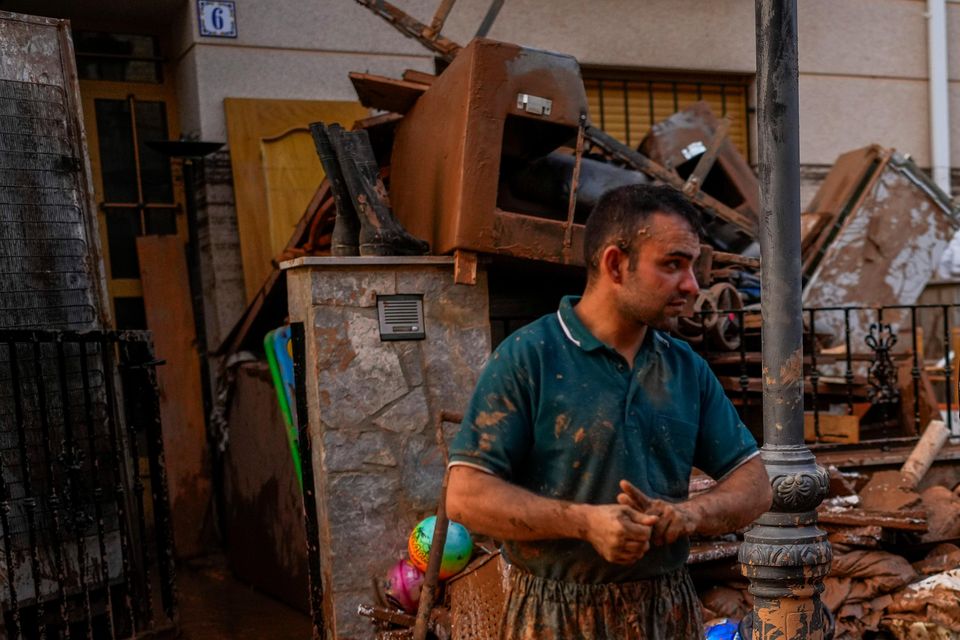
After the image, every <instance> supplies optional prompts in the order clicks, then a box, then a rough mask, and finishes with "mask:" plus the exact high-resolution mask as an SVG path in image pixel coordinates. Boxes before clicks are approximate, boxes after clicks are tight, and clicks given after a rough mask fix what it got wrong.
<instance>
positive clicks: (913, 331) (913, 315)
mask: <svg viewBox="0 0 960 640" xmlns="http://www.w3.org/2000/svg"><path fill="white" fill-rule="evenodd" d="M910 337H911V341H910V349H911V351H912V352H913V366H912V367H911V368H910V377H911V379H912V380H913V432H914V433H916V434H919V433H920V358H921V357H922V356H921V354H919V353H918V352H917V350H918V349H919V348H920V347H919V344H918V340H917V308H916V307H913V308H912V309H910Z"/></svg>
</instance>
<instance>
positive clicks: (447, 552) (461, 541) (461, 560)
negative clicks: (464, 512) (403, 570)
mask: <svg viewBox="0 0 960 640" xmlns="http://www.w3.org/2000/svg"><path fill="white" fill-rule="evenodd" d="M436 522H437V516H430V517H429V518H424V519H423V520H421V521H420V523H419V524H417V526H415V527H414V528H413V531H412V532H410V540H409V542H408V545H407V550H408V551H409V552H410V562H411V563H413V566H415V567H416V568H417V569H420V571H426V570H427V560H428V559H429V558H430V544H431V543H432V542H433V528H434V526H436ZM471 555H473V540H472V539H471V538H470V532H469V531H467V528H466V527H464V526H463V525H462V524H460V523H459V522H454V521H453V520H451V521H450V526H449V527H448V528H447V541H446V543H445V544H444V545H443V561H442V562H441V563H440V579H441V580H446V579H447V578H449V577H450V576H452V575H454V574H455V573H457V572H458V571H460V570H461V569H463V568H464V567H465V566H467V563H468V562H470V556H471Z"/></svg>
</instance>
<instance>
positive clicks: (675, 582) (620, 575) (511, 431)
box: [447, 185, 771, 640]
mask: <svg viewBox="0 0 960 640" xmlns="http://www.w3.org/2000/svg"><path fill="white" fill-rule="evenodd" d="M699 253H700V242H699V214H698V212H697V211H696V210H695V209H693V208H692V207H691V205H690V204H689V203H688V202H687V200H686V199H685V198H684V197H683V196H681V195H680V194H679V193H677V192H676V191H674V190H673V189H670V188H667V187H650V186H637V185H634V186H629V187H622V188H618V189H615V190H612V191H610V192H608V193H607V194H606V195H604V197H603V198H601V200H600V202H599V203H598V204H597V206H596V208H595V209H594V211H593V212H592V213H591V215H590V218H589V219H588V221H587V225H586V229H585V234H584V257H585V261H586V263H587V286H586V289H585V291H584V293H583V296H582V297H579V298H576V297H567V298H564V299H563V300H562V301H561V303H560V308H559V310H558V311H557V312H556V313H555V314H550V315H548V316H545V317H543V318H541V319H540V320H537V321H536V322H534V323H532V324H530V325H528V326H526V327H524V328H523V329H521V330H519V331H518V332H516V333H515V334H513V335H512V336H509V337H508V338H507V339H506V340H505V341H504V342H503V343H502V344H501V345H500V346H499V347H498V348H497V349H496V351H495V352H494V353H493V355H492V356H491V357H490V360H489V362H488V364H487V366H486V367H485V369H484V371H483V373H482V374H481V376H480V380H479V382H478V383H477V388H476V390H475V392H474V395H473V398H472V400H471V403H470V406H469V408H468V410H467V412H466V416H465V420H464V422H463V424H462V425H461V428H460V432H459V434H458V436H457V438H456V440H455V442H454V445H453V447H452V451H451V463H450V464H451V469H450V480H449V490H448V493H447V509H448V512H449V514H450V517H451V518H452V519H454V520H457V521H459V522H462V523H463V524H465V525H466V526H467V527H468V528H470V529H472V530H473V531H476V532H478V533H483V534H487V535H489V536H492V537H494V538H497V539H499V540H503V541H504V547H503V552H504V555H505V558H506V559H507V560H508V561H509V563H510V564H511V570H510V591H509V595H508V602H507V606H506V611H505V613H504V618H503V622H502V637H503V638H509V639H513V638H518V639H519V638H523V639H525V640H533V639H539V638H558V639H560V638H611V639H612V638H617V639H622V638H645V639H647V638H650V639H653V638H656V639H663V640H678V639H687V638H689V639H691V640H693V639H694V638H700V637H702V622H701V619H700V617H701V616H700V604H699V601H698V600H697V594H696V592H695V591H694V588H693V585H692V583H691V581H690V577H689V574H688V573H687V570H686V568H685V561H686V559H687V555H688V552H689V543H688V538H689V536H691V535H694V534H698V535H714V534H722V533H727V532H729V531H733V530H736V529H738V528H740V527H743V526H745V525H746V524H748V523H750V522H751V521H753V520H754V519H755V518H756V517H757V516H758V515H760V514H761V513H762V512H764V511H765V510H766V509H767V508H768V507H769V505H770V499H771V496H770V487H769V482H768V479H767V475H766V472H765V470H764V467H763V464H762V462H761V460H760V458H759V457H758V456H757V446H756V442H755V441H754V439H753V437H752V436H751V435H750V433H749V431H748V430H747V429H746V428H745V427H744V425H743V424H742V423H741V421H740V419H739V417H738V415H737V413H736V410H735V409H734V407H733V406H732V405H731V403H730V401H729V400H728V399H727V397H726V396H725V395H724V393H723V390H722V389H721V387H720V384H719V382H718V381H717V379H716V377H715V376H714V375H713V373H712V372H711V371H710V370H709V368H708V367H707V365H706V363H705V362H704V361H703V360H702V359H701V358H700V357H699V356H698V355H696V354H695V353H694V352H693V351H692V350H691V349H690V347H689V346H688V345H687V344H686V343H685V342H683V341H680V340H677V339H674V338H672V337H671V336H669V335H668V334H667V333H666V332H665V331H663V329H665V328H668V327H669V326H670V323H671V322H673V321H675V319H676V318H677V316H679V314H680V313H681V311H682V310H683V308H684V306H685V304H686V302H687V301H688V300H689V299H690V298H691V297H692V296H695V295H696V294H697V291H698V286H697V282H696V279H695V277H694V274H693V264H694V261H695V260H696V259H697V256H698V255H699ZM693 467H697V468H698V469H701V470H702V471H704V472H706V473H708V474H709V475H711V476H712V477H713V478H715V479H716V480H717V481H718V484H717V485H716V486H715V487H714V488H713V489H712V490H711V491H709V492H707V493H705V494H700V495H697V496H696V497H694V498H689V496H688V486H689V477H690V473H691V469H692V468H693Z"/></svg>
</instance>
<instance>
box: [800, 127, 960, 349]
mask: <svg viewBox="0 0 960 640" xmlns="http://www.w3.org/2000/svg"><path fill="white" fill-rule="evenodd" d="M802 218H803V221H804V222H803V223H802V228H803V229H804V232H805V235H804V237H803V238H802V240H801V245H802V246H804V247H805V248H804V249H803V252H802V260H803V276H804V278H805V280H806V284H805V286H804V289H803V305H804V306H805V307H828V306H841V305H842V306H849V305H860V306H868V307H877V306H888V307H892V306H894V305H912V304H916V302H917V300H918V298H919V297H920V293H921V292H922V291H923V289H924V287H925V286H926V284H927V282H929V281H930V280H931V278H932V277H933V275H934V273H935V272H936V268H937V265H938V264H939V262H940V256H941V255H942V254H943V252H944V250H945V249H946V247H947V244H948V243H949V242H950V240H951V238H952V237H953V235H954V233H956V231H957V228H958V222H957V210H956V209H955V208H954V206H953V203H952V202H951V200H950V197H949V196H948V195H947V194H945V193H943V192H942V191H941V190H940V189H939V188H938V187H937V186H936V185H935V184H934V183H933V182H932V181H931V180H930V179H929V178H928V177H927V176H926V174H925V173H923V172H922V171H921V170H920V169H919V168H918V167H917V166H916V165H915V164H914V163H913V161H912V160H911V159H910V157H909V156H907V155H904V154H900V153H897V152H896V151H894V150H893V149H885V148H883V147H880V146H877V145H872V146H869V147H864V148H863V149H857V150H855V151H850V152H848V153H845V154H843V155H841V156H840V158H839V159H838V160H837V162H836V164H834V166H833V169H831V171H830V173H829V174H828V175H827V178H826V180H825V181H824V183H823V185H822V186H821V187H820V190H819V191H818V192H817V195H816V196H815V197H814V199H813V201H812V202H811V203H810V205H809V207H808V210H807V212H806V213H804V214H803V216H802ZM897 315H898V314H897V313H896V312H892V313H891V314H890V316H888V317H887V319H886V320H885V321H886V322H888V323H889V322H896V321H898V320H895V319H894V318H896V317H897ZM899 321H901V322H904V321H906V318H902V316H901V319H900V320H899ZM841 322H842V318H837V317H836V316H834V317H833V318H827V319H825V320H824V324H823V325H822V328H823V329H824V330H825V331H829V332H830V333H832V334H833V335H837V336H840V335H843V325H842V324H841ZM850 322H851V323H852V328H851V330H852V331H853V335H854V339H855V340H857V339H863V337H865V336H866V335H867V333H868V331H869V324H870V320H868V319H866V318H864V317H862V315H861V314H857V315H855V316H854V317H853V318H851V319H850Z"/></svg>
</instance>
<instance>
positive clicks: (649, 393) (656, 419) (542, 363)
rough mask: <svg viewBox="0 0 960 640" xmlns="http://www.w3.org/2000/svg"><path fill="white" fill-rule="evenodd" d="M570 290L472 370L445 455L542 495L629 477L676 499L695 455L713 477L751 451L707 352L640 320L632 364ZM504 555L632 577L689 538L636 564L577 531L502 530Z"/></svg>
mask: <svg viewBox="0 0 960 640" xmlns="http://www.w3.org/2000/svg"><path fill="white" fill-rule="evenodd" d="M577 301H578V299H577V298H573V297H567V298H564V299H563V300H562V301H561V304H560V309H559V310H558V312H557V313H555V314H550V315H548V316H544V317H543V318H541V319H539V320H537V321H535V322H533V323H531V324H529V325H527V326H526V327H524V328H522V329H520V330H519V331H517V332H516V333H514V334H513V335H511V336H509V337H508V338H507V339H506V340H504V341H503V342H502V343H501V344H500V345H499V346H498V347H497V349H496V350H495V351H494V352H493V354H491V356H490V359H489V360H488V362H487V365H486V366H485V367H484V370H483V372H482V373H481V375H480V378H479V381H478V383H477V386H476V389H475V391H474V394H473V397H472V399H471V401H470V405H469V407H468V408H467V411H466V412H465V415H464V421H463V423H462V424H461V425H460V429H459V431H458V433H457V436H456V437H455V438H454V440H453V443H452V445H451V449H450V454H451V455H450V460H451V464H452V465H456V464H466V465H471V466H474V467H478V468H480V469H483V470H485V471H488V472H490V473H493V474H495V475H497V476H499V477H501V478H503V479H505V480H507V481H509V482H511V483H513V484H516V485H519V486H521V487H524V488H526V489H529V490H530V491H532V492H534V493H536V494H538V495H541V496H546V497H549V498H557V499H562V500H569V501H571V502H576V503H581V504H611V503H614V502H616V498H617V494H618V493H619V491H620V488H619V482H620V480H621V479H626V480H629V481H630V482H632V483H633V484H634V485H636V486H637V487H638V488H639V489H640V490H641V491H643V492H644V493H646V494H647V495H648V496H651V497H653V498H660V499H664V500H669V501H672V502H678V501H681V500H685V499H686V498H687V494H688V486H689V478H690V472H691V470H692V468H693V467H694V466H696V467H697V468H699V469H701V470H702V471H704V472H706V473H708V474H709V475H711V476H712V477H714V478H718V479H719V478H722V477H723V476H725V475H726V474H727V473H729V472H730V471H731V470H733V469H735V468H736V467H737V466H738V465H739V464H741V463H742V462H743V461H744V460H746V459H747V458H748V457H750V456H752V455H755V454H756V451H757V445H756V441H755V440H754V438H753V436H752V435H751V434H750V432H749V431H748V430H747V428H746V427H745V426H744V425H743V424H742V422H741V421H740V418H739V416H738V415H737V412H736V409H735V408H734V407H733V405H732V404H731V403H730V401H729V399H727V397H726V395H725V394H724V392H723V389H722V388H721V387H720V383H719V382H718V381H717V378H716V376H714V375H713V372H711V371H710V368H709V367H708V366H707V364H706V362H704V360H703V359H702V358H701V357H700V356H698V355H697V354H696V353H694V352H693V350H692V349H690V347H689V345H687V343H686V342H683V341H681V340H677V339H674V338H671V337H670V336H669V335H667V334H664V333H662V332H660V331H655V330H652V329H650V330H648V331H647V332H646V337H645V339H644V342H643V344H642V345H641V347H640V350H639V352H638V353H637V355H636V357H635V359H634V364H633V366H632V367H630V366H628V364H627V361H626V360H625V359H624V358H623V357H622V356H621V355H620V354H619V353H617V352H616V351H615V350H614V349H613V348H611V347H609V346H608V345H605V344H603V343H602V342H601V341H599V340H598V339H597V338H595V337H594V336H593V335H592V334H591V333H590V332H589V331H588V330H587V328H586V327H585V326H584V325H583V323H582V322H581V321H580V319H579V318H578V317H577V315H576V313H575V312H574V305H575V304H576V302H577ZM503 551H504V555H505V557H506V558H507V559H508V560H509V561H510V562H511V563H513V564H514V565H516V566H517V567H519V568H520V569H523V570H524V571H527V572H528V573H532V574H533V575H535V576H539V577H541V578H549V579H552V580H562V581H570V582H584V583H606V582H629V581H634V580H642V579H644V578H649V577H653V576H658V575H662V574H665V573H669V572H672V571H675V570H676V569H678V568H680V567H681V566H683V564H684V562H685V561H686V558H687V555H688V552H689V542H688V541H687V540H686V539H681V540H678V541H677V542H675V543H674V544H672V545H666V546H657V547H653V548H652V549H651V550H650V551H649V552H648V553H647V555H646V556H644V558H643V559H641V560H640V561H639V562H637V563H636V564H634V565H620V564H612V563H609V562H607V561H605V560H604V559H603V558H602V557H601V556H600V555H599V554H598V553H597V552H596V551H595V550H594V548H593V547H592V546H591V545H590V544H589V543H587V542H584V541H581V540H572V539H570V540H538V541H535V542H517V541H513V542H507V543H505V545H504V548H503Z"/></svg>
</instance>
